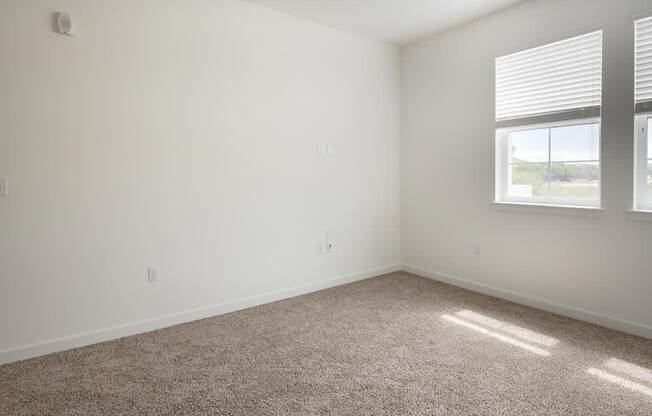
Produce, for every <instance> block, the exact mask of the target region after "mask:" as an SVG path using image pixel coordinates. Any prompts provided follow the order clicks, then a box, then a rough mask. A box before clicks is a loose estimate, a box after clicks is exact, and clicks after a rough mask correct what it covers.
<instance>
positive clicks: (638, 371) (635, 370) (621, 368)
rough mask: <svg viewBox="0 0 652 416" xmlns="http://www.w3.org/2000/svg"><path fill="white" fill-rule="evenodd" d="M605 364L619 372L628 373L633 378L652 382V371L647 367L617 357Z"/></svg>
mask: <svg viewBox="0 0 652 416" xmlns="http://www.w3.org/2000/svg"><path fill="white" fill-rule="evenodd" d="M604 365H605V367H609V368H610V369H612V370H615V371H618V372H619V373H623V374H627V375H628V376H630V377H632V378H635V379H638V380H640V381H643V382H645V383H651V384H652V371H650V370H648V369H647V368H643V367H639V366H637V365H634V364H631V363H628V362H626V361H623V360H619V359H617V358H612V359H610V360H609V361H607V362H606V363H605V364H604Z"/></svg>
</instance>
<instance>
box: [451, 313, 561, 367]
mask: <svg viewBox="0 0 652 416" xmlns="http://www.w3.org/2000/svg"><path fill="white" fill-rule="evenodd" d="M442 318H443V319H446V320H447V321H449V322H453V323H455V324H458V325H461V326H463V327H466V328H469V329H472V330H474V331H476V332H479V333H481V334H484V335H487V336H490V337H492V338H494V339H497V340H500V341H503V342H505V343H508V344H511V345H514V346H516V347H519V348H522V349H524V350H527V351H530V352H533V353H535V354H538V355H541V356H544V357H547V356H549V355H550V352H548V351H546V350H543V349H541V348H538V347H535V346H533V345H530V344H527V343H525V342H522V341H519V340H517V339H514V338H511V337H508V336H506V335H502V334H499V333H497V332H494V331H490V330H488V329H486V328H483V327H481V326H478V325H476V324H473V323H471V322H468V321H465V320H463V319H460V318H457V317H455V316H451V315H442Z"/></svg>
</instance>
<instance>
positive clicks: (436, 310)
mask: <svg viewBox="0 0 652 416" xmlns="http://www.w3.org/2000/svg"><path fill="white" fill-rule="evenodd" d="M649 369H652V341H651V340H645V339H642V338H637V337H633V336H628V335H625V334H622V333H619V332H615V331H611V330H608V329H604V328H601V327H598V326H594V325H591V324H587V323H583V322H579V321H575V320H571V319H567V318H563V317H560V316H556V315H552V314H549V313H546V312H541V311H537V310H534V309H530V308H527V307H524V306H519V305H515V304H512V303H509V302H505V301H502V300H498V299H494V298H490V297H487V296H483V295H479V294H475V293H472V292H469V291H466V290H462V289H458V288H454V287H451V286H448V285H445V284H441V283H436V282H433V281H430V280H427V279H424V278H420V277H416V276H412V275H408V274H405V273H394V274H391V275H387V276H382V277H378V278H375V279H370V280H365V281H362V282H358V283H354V284H350V285H347V286H341V287H337V288H333V289H329V290H325V291H321V292H318V293H314V294H309V295H306V296H301V297H298V298H293V299H289V300H285V301H281V302H276V303H273V304H269V305H264V306H259V307H256V308H252V309H248V310H245V311H241V312H236V313H232V314H228V315H223V316H219V317H216V318H211V319H206V320H202V321H197V322H193V323H190V324H185V325H179V326H176V327H173V328H169V329H164V330H160V331H155V332H151V333H147V334H142V335H138V336H133V337H129V338H124V339H120V340H116V341H111V342H106V343H103V344H98V345H94V346H90V347H85V348H80V349H76V350H71V351H67V352H63V353H58V354H52V355H49V356H45V357H41V358H36V359H32V360H28V361H23V362H19V363H14V364H10V365H5V366H2V367H0V415H88V416H92V415H157V416H163V415H248V416H251V415H492V416H497V415H528V416H530V415H591V416H598V415H605V416H607V415H608V416H616V415H647V416H649V415H652V371H650V370H649Z"/></svg>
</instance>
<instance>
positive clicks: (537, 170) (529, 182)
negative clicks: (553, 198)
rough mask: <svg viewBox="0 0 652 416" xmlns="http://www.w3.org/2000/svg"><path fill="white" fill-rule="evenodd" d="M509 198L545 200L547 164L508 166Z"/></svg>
mask: <svg viewBox="0 0 652 416" xmlns="http://www.w3.org/2000/svg"><path fill="white" fill-rule="evenodd" d="M509 172H510V178H511V180H510V183H509V196H511V197H516V198H547V196H548V163H516V164H513V165H511V166H510V168H509Z"/></svg>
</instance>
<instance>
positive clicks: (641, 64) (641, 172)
mask: <svg viewBox="0 0 652 416" xmlns="http://www.w3.org/2000/svg"><path fill="white" fill-rule="evenodd" d="M635 43H636V66H635V68H636V69H635V79H636V86H635V97H636V98H635V100H636V121H635V124H636V138H635V140H636V160H635V163H634V165H635V189H634V199H635V201H634V208H635V209H639V210H647V211H650V210H652V135H651V134H650V128H652V17H651V18H647V19H643V20H639V21H637V22H636V42H635Z"/></svg>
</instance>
